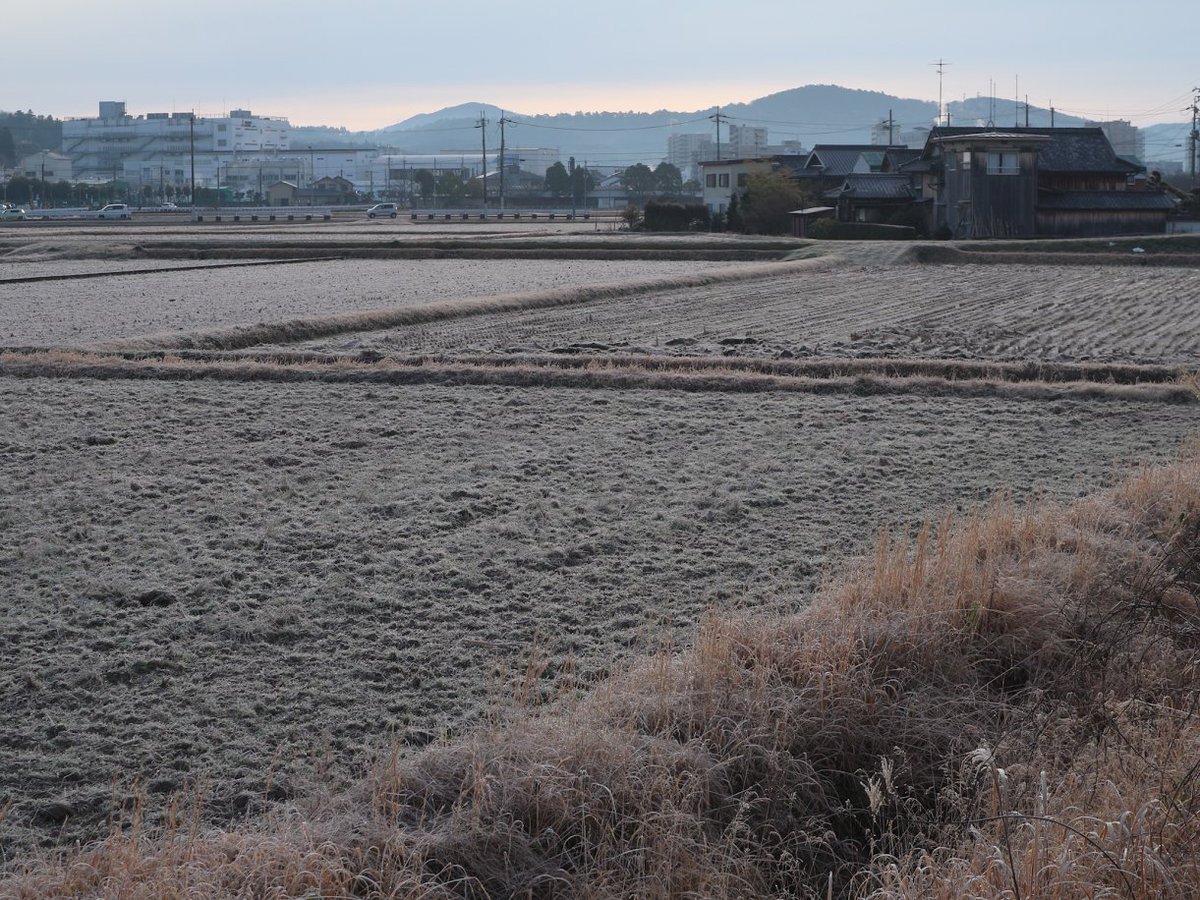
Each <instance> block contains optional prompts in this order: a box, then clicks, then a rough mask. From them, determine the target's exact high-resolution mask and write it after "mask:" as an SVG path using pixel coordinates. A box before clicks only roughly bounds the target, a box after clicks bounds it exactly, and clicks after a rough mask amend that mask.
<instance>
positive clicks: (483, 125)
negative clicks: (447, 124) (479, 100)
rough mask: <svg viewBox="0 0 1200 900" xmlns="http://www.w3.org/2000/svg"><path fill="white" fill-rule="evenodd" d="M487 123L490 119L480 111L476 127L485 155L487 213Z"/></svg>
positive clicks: (485, 201) (484, 184) (484, 189)
mask: <svg viewBox="0 0 1200 900" xmlns="http://www.w3.org/2000/svg"><path fill="white" fill-rule="evenodd" d="M487 125H488V120H487V119H485V118H484V117H483V110H480V111H479V121H478V122H477V123H476V124H475V127H476V128H478V129H479V140H480V146H481V148H482V152H483V155H482V156H481V157H480V159H481V161H482V162H483V214H484V215H485V216H486V215H487Z"/></svg>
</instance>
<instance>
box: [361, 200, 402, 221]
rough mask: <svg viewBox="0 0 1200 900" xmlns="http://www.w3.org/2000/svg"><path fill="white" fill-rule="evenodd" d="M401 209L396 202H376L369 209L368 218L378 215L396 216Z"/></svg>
mask: <svg viewBox="0 0 1200 900" xmlns="http://www.w3.org/2000/svg"><path fill="white" fill-rule="evenodd" d="M399 211H400V207H399V206H397V205H396V204H395V203H376V204H375V205H374V206H372V207H371V208H370V209H368V210H367V218H368V219H373V218H375V217H376V216H391V217H392V218H393V219H394V218H396V213H397V212H399Z"/></svg>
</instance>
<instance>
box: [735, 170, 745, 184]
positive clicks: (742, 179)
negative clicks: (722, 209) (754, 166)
mask: <svg viewBox="0 0 1200 900" xmlns="http://www.w3.org/2000/svg"><path fill="white" fill-rule="evenodd" d="M737 184H738V187H745V186H746V173H745V172H738V182H737Z"/></svg>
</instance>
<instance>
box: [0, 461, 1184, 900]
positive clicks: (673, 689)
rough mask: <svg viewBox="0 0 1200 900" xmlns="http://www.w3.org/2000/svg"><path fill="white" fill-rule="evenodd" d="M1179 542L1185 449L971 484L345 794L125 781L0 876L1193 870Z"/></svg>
mask: <svg viewBox="0 0 1200 900" xmlns="http://www.w3.org/2000/svg"><path fill="white" fill-rule="evenodd" d="M1198 554H1200V458H1197V457H1189V458H1188V459H1187V460H1186V461H1184V462H1181V463H1179V464H1177V465H1174V466H1170V467H1163V468H1157V469H1152V470H1146V471H1144V472H1141V473H1139V474H1137V475H1136V476H1135V477H1133V478H1131V479H1130V480H1129V481H1128V482H1126V483H1125V484H1123V485H1121V486H1119V487H1118V488H1116V489H1114V490H1112V491H1111V492H1108V493H1106V494H1103V495H1100V496H1096V497H1093V498H1088V499H1084V500H1082V501H1079V502H1077V503H1075V504H1073V505H1071V506H1069V507H1062V506H1053V505H1043V506H1040V507H1038V508H1029V509H1020V508H1015V507H1014V506H1013V505H1012V504H1010V503H1007V502H1006V501H1004V500H1003V499H1000V500H997V501H996V502H995V503H994V505H993V506H992V508H990V509H989V510H987V511H985V512H983V513H981V514H977V515H972V516H969V517H966V518H964V519H961V520H957V521H956V520H954V519H952V518H950V517H947V518H945V519H943V520H942V521H940V522H936V523H932V524H927V525H925V526H923V527H921V528H920V529H917V530H916V531H915V532H908V533H903V534H900V535H888V534H884V535H882V536H881V538H880V540H879V543H878V549H877V551H876V553H875V555H874V557H873V559H871V560H868V561H867V562H865V563H864V564H863V566H862V567H861V569H860V570H859V571H857V572H855V573H853V574H851V576H850V577H848V578H847V579H846V580H845V581H843V582H841V583H840V584H838V585H834V586H831V587H830V588H829V589H827V590H826V591H825V592H824V594H823V596H822V597H821V599H820V600H819V601H818V602H816V603H814V605H813V606H812V607H811V608H809V609H808V610H807V611H805V612H804V613H802V614H800V615H797V616H794V617H789V618H783V619H779V618H771V619H766V618H764V619H754V618H719V617H715V616H714V617H710V618H709V619H707V620H706V621H704V622H703V623H702V625H701V627H700V628H699V631H698V633H697V634H696V636H695V640H694V642H693V643H692V645H691V646H690V648H688V649H685V650H682V651H679V650H676V649H674V648H672V647H671V646H670V639H669V636H665V637H664V645H663V650H662V652H661V653H660V654H658V655H657V656H656V657H654V658H652V659H650V660H647V661H646V662H644V663H643V664H641V665H639V666H638V667H636V668H635V669H634V670H633V671H630V672H628V673H626V674H624V675H621V676H618V677H615V678H613V679H611V680H609V681H607V682H605V683H603V684H601V685H599V686H596V687H595V688H594V689H593V690H590V691H588V692H586V693H580V689H581V687H583V686H581V685H577V684H575V683H574V681H573V680H572V678H571V677H570V675H569V672H568V673H567V674H564V675H560V676H559V678H558V679H557V681H555V682H554V683H553V684H550V683H548V682H547V681H546V679H545V677H544V675H545V667H544V663H543V662H542V661H540V660H539V657H538V656H537V653H536V651H535V652H534V653H533V654H531V656H530V658H529V661H528V664H527V665H526V666H525V667H524V668H523V669H522V670H520V671H518V672H515V673H514V674H513V679H512V695H513V703H512V704H511V705H510V706H509V707H508V708H507V709H504V710H498V711H497V713H496V716H495V720H494V722H493V723H492V725H491V726H490V727H488V728H485V729H482V730H480V731H478V732H476V733H474V734H473V735H470V736H469V737H467V738H465V739H462V740H459V741H455V742H453V743H447V744H443V745H438V746H434V747H431V748H429V749H427V750H425V751H423V752H421V753H420V754H418V755H416V756H413V757H411V758H401V757H400V756H399V755H394V756H392V757H391V758H390V759H387V760H385V761H384V762H383V763H381V764H380V765H379V766H378V767H377V769H376V770H375V771H374V773H373V774H372V775H371V777H370V778H368V779H366V780H365V781H364V782H363V783H362V784H361V785H360V786H359V787H358V788H357V789H355V790H353V791H351V792H349V793H347V794H344V795H341V796H337V797H318V798H313V799H311V800H309V801H307V802H306V803H304V804H299V805H297V806H295V807H294V808H293V809H292V810H291V811H290V813H288V814H281V815H278V816H275V817H273V818H269V819H266V820H264V821H261V822H257V823H247V824H246V825H244V826H241V827H236V828H232V829H230V830H228V831H224V832H205V831H204V830H203V829H202V827H201V826H200V824H199V821H200V820H199V819H198V818H196V817H189V816H187V815H185V814H183V813H182V812H181V813H177V814H176V815H175V816H174V817H173V819H172V821H171V824H169V825H168V827H167V828H166V829H165V833H163V834H149V833H147V831H146V829H145V828H144V827H142V826H141V825H140V823H139V821H138V818H137V817H138V816H139V815H140V812H139V810H138V809H137V807H136V806H135V808H134V810H133V811H132V813H131V816H132V818H133V821H131V822H127V823H124V825H125V827H122V828H117V829H115V830H114V833H113V836H112V837H110V838H109V839H108V840H107V841H105V842H104V843H102V844H100V845H98V846H96V847H92V848H88V849H85V850H82V851H77V852H69V853H67V854H66V855H65V856H64V857H62V858H61V859H57V860H44V861H36V862H32V863H29V864H27V865H26V866H25V867H24V868H23V869H21V870H20V871H16V872H14V874H13V876H12V877H11V878H10V879H9V880H8V881H7V882H3V883H0V894H6V895H14V896H21V897H33V896H46V895H72V896H97V895H100V896H113V897H116V896H120V897H141V896H146V897H149V896H153V897H170V896H185V895H186V896H222V895H235V894H237V895H252V896H296V895H307V896H313V895H320V896H345V895H358V896H414V897H415V896H421V897H437V896H457V897H464V896H465V897H483V896H521V897H535V896H536V897H552V896H582V897H601V896H604V897H607V896H648V897H667V896H671V897H676V896H704V897H742V896H824V895H826V893H836V894H839V895H855V896H863V895H868V896H876V897H915V896H944V897H958V896H965V895H971V896H1020V897H1026V896H1062V897H1067V896H1080V895H1088V896H1110V895H1111V896H1131V897H1139V898H1140V897H1146V898H1149V897H1161V896H1178V897H1185V896H1195V895H1196V894H1197V892H1200V863H1198V862H1197V860H1200V832H1198V830H1197V824H1196V823H1197V821H1200V819H1198V815H1200V790H1198V787H1200V782H1198V780H1197V770H1198V767H1197V764H1196V762H1195V760H1196V759H1197V756H1198V754H1197V750H1198V749H1200V748H1198V744H1200V719H1198V717H1197V715H1196V710H1195V707H1196V702H1197V700H1198V699H1200V695H1198V694H1197V691H1196V676H1197V674H1198V673H1197V659H1198V657H1197V650H1198V649H1200V607H1198V603H1197V599H1198V594H1200V555H1198ZM547 697H549V698H550V699H549V700H548V701H547V700H546V698H547ZM186 807H187V804H186V803H183V804H182V805H181V809H186Z"/></svg>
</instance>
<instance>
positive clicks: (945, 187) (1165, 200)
mask: <svg viewBox="0 0 1200 900" xmlns="http://www.w3.org/2000/svg"><path fill="white" fill-rule="evenodd" d="M901 169H902V171H905V172H908V173H909V174H910V175H911V176H912V177H913V178H914V182H918V181H919V183H920V185H921V190H922V192H923V195H924V196H926V197H929V198H931V199H932V207H931V212H930V217H931V219H932V221H931V222H930V226H931V228H932V229H933V230H935V231H936V230H937V229H940V228H942V227H943V226H944V227H945V228H948V229H949V230H950V232H951V234H952V235H953V236H954V237H956V238H995V237H1035V236H1043V237H1093V236H1105V235H1120V234H1162V233H1163V232H1165V231H1166V223H1167V217H1168V215H1169V214H1170V213H1171V212H1172V211H1173V210H1174V208H1175V203H1174V201H1173V200H1172V199H1171V198H1170V197H1169V196H1167V195H1166V194H1165V193H1163V192H1162V191H1159V190H1155V189H1153V188H1152V187H1149V186H1148V185H1147V183H1146V181H1145V179H1144V178H1141V177H1139V176H1140V173H1142V172H1143V167H1142V166H1140V165H1138V164H1137V163H1134V162H1131V161H1130V160H1126V159H1123V158H1121V157H1119V156H1117V154H1116V153H1114V152H1113V149H1112V145H1111V144H1109V142H1108V138H1107V137H1105V135H1104V132H1103V131H1101V130H1100V129H1099V128H1014V129H1005V130H1004V131H997V130H995V129H987V128H967V127H956V128H946V127H941V128H935V129H934V130H933V131H932V132H931V133H930V136H929V140H928V142H927V143H926V145H925V150H924V151H923V153H922V155H921V158H920V159H918V160H914V161H912V162H910V163H907V164H905V165H903V166H901Z"/></svg>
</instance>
